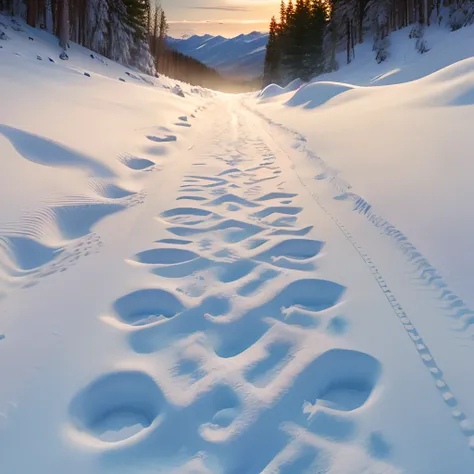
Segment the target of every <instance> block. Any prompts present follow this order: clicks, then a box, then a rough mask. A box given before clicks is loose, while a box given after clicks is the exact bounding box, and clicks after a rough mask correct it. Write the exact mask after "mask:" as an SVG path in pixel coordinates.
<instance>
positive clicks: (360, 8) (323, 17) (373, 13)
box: [263, 0, 474, 86]
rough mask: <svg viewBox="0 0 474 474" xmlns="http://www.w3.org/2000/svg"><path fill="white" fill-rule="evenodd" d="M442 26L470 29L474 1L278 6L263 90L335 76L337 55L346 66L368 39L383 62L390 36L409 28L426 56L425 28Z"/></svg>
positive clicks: (319, 1) (323, 1) (348, 0)
mask: <svg viewBox="0 0 474 474" xmlns="http://www.w3.org/2000/svg"><path fill="white" fill-rule="evenodd" d="M443 14H445V15H446V18H443ZM443 20H445V21H446V23H447V24H448V26H449V27H450V28H451V29H452V30H455V29H458V28H461V27H462V26H465V25H467V24H470V23H472V22H473V20H474V0H295V1H294V2H293V0H289V1H287V2H286V1H284V0H282V1H281V6H280V17H279V20H277V19H276V18H275V17H273V18H272V19H271V22H270V29H269V40H268V44H267V51H266V57H265V66H264V77H263V85H264V86H266V85H268V84H270V83H276V84H280V85H283V86H284V85H287V84H288V83H289V82H291V81H292V80H293V79H296V78H300V79H302V80H309V79H311V78H312V77H315V76H317V75H319V74H322V73H325V72H331V71H334V70H336V69H337V68H338V64H337V61H336V53H338V52H342V51H345V61H346V62H347V63H350V62H351V61H352V60H353V59H354V58H355V46H356V45H357V44H360V43H363V42H364V41H365V40H366V39H367V37H370V38H372V39H373V50H374V57H375V60H376V61H377V62H382V61H385V60H386V59H387V58H388V56H389V45H390V43H389V35H390V33H391V32H392V31H395V30H398V29H400V28H404V27H407V26H410V25H413V28H412V29H411V32H410V37H411V38H415V39H416V42H415V47H416V48H417V50H418V51H419V52H420V53H424V52H426V51H428V50H429V46H428V45H427V43H426V41H425V40H424V39H423V36H424V31H425V28H426V27H429V26H430V24H431V23H432V22H437V23H441V21H443Z"/></svg>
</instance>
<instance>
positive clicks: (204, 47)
mask: <svg viewBox="0 0 474 474" xmlns="http://www.w3.org/2000/svg"><path fill="white" fill-rule="evenodd" d="M267 39H268V35H267V34H266V33H259V32H256V31H254V32H253V33H249V34H247V35H244V34H241V35H239V36H236V37H235V38H224V37H222V36H211V35H203V36H198V35H193V36H190V37H188V38H184V39H182V38H177V39H176V38H168V42H169V45H170V46H171V47H172V48H174V49H176V50H177V51H179V52H181V53H184V54H187V55H188V56H192V57H193V58H196V59H198V60H199V61H201V62H203V63H204V64H207V65H208V66H211V67H213V68H215V69H217V70H218V71H219V72H220V73H222V74H224V75H226V76H229V77H234V78H241V79H254V78H256V77H259V76H261V75H262V74H263V62H264V60H265V51H266V49H265V48H266V44H267Z"/></svg>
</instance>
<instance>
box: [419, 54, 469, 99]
mask: <svg viewBox="0 0 474 474" xmlns="http://www.w3.org/2000/svg"><path fill="white" fill-rule="evenodd" d="M417 82H419V83H420V86H422V85H424V86H425V89H427V90H428V93H427V94H426V95H425V98H424V99H425V100H423V102H426V103H427V105H428V104H431V105H438V106H448V105H452V106H463V105H473V104H474V58H468V59H465V60H463V61H459V62H457V63H455V64H452V65H450V66H447V67H445V68H443V69H441V70H439V71H437V72H434V73H433V74H431V75H429V76H427V77H426V78H424V79H420V80H419V81H417Z"/></svg>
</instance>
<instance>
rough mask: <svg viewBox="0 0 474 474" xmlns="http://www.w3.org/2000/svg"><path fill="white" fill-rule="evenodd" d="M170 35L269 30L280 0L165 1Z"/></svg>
mask: <svg viewBox="0 0 474 474" xmlns="http://www.w3.org/2000/svg"><path fill="white" fill-rule="evenodd" d="M161 4H162V6H163V9H164V10H165V12H166V16H167V17H168V20H169V24H170V32H169V34H170V36H174V37H180V36H183V35H185V34H187V35H193V34H200V35H202V34H205V33H209V34H212V35H222V36H226V37H229V38H230V37H233V36H237V35H239V34H240V33H250V32H251V31H267V30H268V25H269V23H270V19H271V17H272V15H276V14H277V13H278V11H279V8H280V0H161Z"/></svg>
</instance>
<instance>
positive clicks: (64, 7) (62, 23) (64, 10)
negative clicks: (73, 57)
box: [59, 0, 69, 51]
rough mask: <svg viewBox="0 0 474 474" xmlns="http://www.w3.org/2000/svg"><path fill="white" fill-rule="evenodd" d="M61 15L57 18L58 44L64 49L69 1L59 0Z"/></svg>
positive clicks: (66, 37)
mask: <svg viewBox="0 0 474 474" xmlns="http://www.w3.org/2000/svg"><path fill="white" fill-rule="evenodd" d="M60 6H61V15H60V20H59V46H60V47H61V48H62V49H63V51H66V48H67V43H68V41H69V1H68V0H60Z"/></svg>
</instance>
